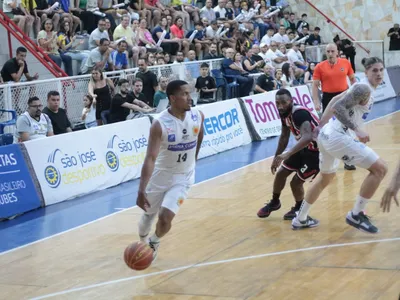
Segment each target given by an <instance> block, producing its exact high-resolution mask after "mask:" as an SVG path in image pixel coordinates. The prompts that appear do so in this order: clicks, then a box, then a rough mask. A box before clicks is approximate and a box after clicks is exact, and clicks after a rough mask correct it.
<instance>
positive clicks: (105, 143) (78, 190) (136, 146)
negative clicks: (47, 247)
mask: <svg viewBox="0 0 400 300" xmlns="http://www.w3.org/2000/svg"><path fill="white" fill-rule="evenodd" d="M149 131H150V120H149V119H148V118H140V119H134V120H129V121H125V122H120V123H115V124H110V125H107V126H99V127H95V128H91V129H89V130H82V131H76V132H74V133H70V134H61V135H56V136H53V137H48V138H45V139H40V140H32V141H28V142H26V143H25V146H26V149H27V151H28V154H29V156H30V158H31V161H32V164H33V168H34V170H35V172H36V175H37V178H38V180H39V183H40V186H41V188H42V192H43V197H44V199H45V203H46V205H50V204H54V203H58V202H61V201H64V200H68V199H72V198H75V197H77V196H79V195H84V194H87V193H91V192H95V191H99V190H104V189H106V188H108V187H111V186H115V185H118V184H120V183H122V182H125V181H129V180H132V179H135V178H139V176H140V172H141V167H142V165H143V161H144V158H145V155H146V150H147V145H148V135H149Z"/></svg>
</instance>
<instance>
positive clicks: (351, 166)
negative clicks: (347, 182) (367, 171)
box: [344, 164, 357, 171]
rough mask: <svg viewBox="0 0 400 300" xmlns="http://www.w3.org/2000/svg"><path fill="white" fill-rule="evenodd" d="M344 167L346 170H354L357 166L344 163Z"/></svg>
mask: <svg viewBox="0 0 400 300" xmlns="http://www.w3.org/2000/svg"><path fill="white" fill-rule="evenodd" d="M344 169H345V170H347V171H354V170H356V169H357V168H356V166H353V165H346V164H344Z"/></svg>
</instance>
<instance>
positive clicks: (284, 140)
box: [275, 126, 290, 156]
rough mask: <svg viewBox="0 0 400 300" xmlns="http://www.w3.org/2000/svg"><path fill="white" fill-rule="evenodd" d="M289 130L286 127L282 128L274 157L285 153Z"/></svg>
mask: <svg viewBox="0 0 400 300" xmlns="http://www.w3.org/2000/svg"><path fill="white" fill-rule="evenodd" d="M289 138H290V129H289V127H287V126H282V132H281V136H280V137H279V143H278V148H277V149H276V153H275V156H277V155H280V154H282V153H283V151H285V149H286V147H287V145H288V144H289Z"/></svg>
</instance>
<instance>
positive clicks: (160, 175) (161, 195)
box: [146, 170, 195, 214]
mask: <svg viewBox="0 0 400 300" xmlns="http://www.w3.org/2000/svg"><path fill="white" fill-rule="evenodd" d="M194 174H195V172H194V170H193V171H191V172H189V173H184V174H173V173H170V172H168V171H161V170H155V171H154V172H153V175H152V176H151V178H150V181H149V184H148V185H147V189H146V193H147V200H148V201H149V204H150V208H149V209H148V210H147V212H146V214H154V213H158V211H159V209H160V207H165V208H167V209H169V210H170V211H172V212H173V213H174V214H177V213H178V211H179V208H180V206H181V205H182V204H183V202H184V201H185V200H186V199H187V197H188V194H189V190H190V188H191V186H192V185H193V183H194Z"/></svg>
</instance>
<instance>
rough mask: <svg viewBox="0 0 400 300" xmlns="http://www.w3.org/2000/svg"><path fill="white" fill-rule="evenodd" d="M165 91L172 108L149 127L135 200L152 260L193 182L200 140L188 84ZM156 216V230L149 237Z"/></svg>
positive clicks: (200, 130) (201, 117) (199, 123)
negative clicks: (151, 251)
mask: <svg viewBox="0 0 400 300" xmlns="http://www.w3.org/2000/svg"><path fill="white" fill-rule="evenodd" d="M166 92H167V97H168V99H169V102H170V104H171V106H170V108H169V109H167V110H165V111H163V112H162V113H161V114H160V116H159V117H157V118H156V119H155V120H154V122H153V124H152V125H151V129H150V137H149V144H148V148H147V154H146V158H145V160H144V164H143V167H142V174H141V177H140V186H139V192H138V197H137V201H136V202H137V205H138V206H139V207H140V208H142V209H143V210H144V213H143V215H142V217H141V219H140V221H139V236H140V240H141V241H144V242H147V243H148V244H149V246H150V247H151V248H152V249H153V250H154V255H153V257H154V259H155V258H156V256H157V251H158V246H159V243H160V239H161V238H162V237H163V236H164V235H165V234H166V233H168V231H169V230H170V229H171V223H172V220H173V218H174V217H175V215H176V214H177V212H178V210H179V208H180V206H181V205H182V203H183V202H184V201H185V200H186V198H187V196H188V192H189V189H190V187H191V185H192V184H193V183H194V174H195V166H196V160H197V155H198V154H199V150H200V146H201V143H202V140H203V120H204V115H203V113H202V112H200V111H199V110H197V109H194V108H191V103H192V98H191V97H190V87H189V85H188V83H187V82H186V81H182V80H174V81H171V82H170V83H169V84H168V86H167V91H166ZM157 214H158V222H157V227H156V231H155V233H154V234H153V235H152V236H151V237H150V238H148V235H149V232H150V229H151V225H152V223H153V221H154V219H155V217H156V216H157Z"/></svg>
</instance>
